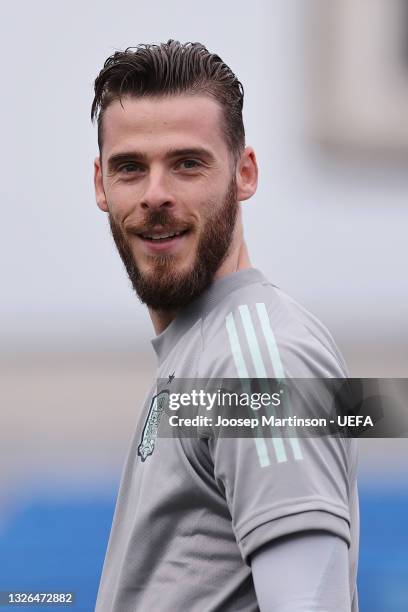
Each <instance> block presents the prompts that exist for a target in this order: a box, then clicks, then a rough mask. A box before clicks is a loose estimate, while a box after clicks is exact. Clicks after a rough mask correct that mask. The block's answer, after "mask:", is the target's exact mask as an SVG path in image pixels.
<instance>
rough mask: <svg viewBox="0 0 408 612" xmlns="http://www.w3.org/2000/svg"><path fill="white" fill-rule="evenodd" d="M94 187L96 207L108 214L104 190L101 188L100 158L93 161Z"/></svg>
mask: <svg viewBox="0 0 408 612" xmlns="http://www.w3.org/2000/svg"><path fill="white" fill-rule="evenodd" d="M94 185H95V197H96V203H97V205H98V206H99V208H100V209H101V210H103V211H104V212H108V210H109V209H108V204H107V202H106V196H105V190H104V188H103V180H102V163H101V159H100V157H96V158H95V161H94Z"/></svg>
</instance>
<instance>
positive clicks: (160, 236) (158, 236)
mask: <svg viewBox="0 0 408 612" xmlns="http://www.w3.org/2000/svg"><path fill="white" fill-rule="evenodd" d="M186 232H187V230H179V231H176V232H174V231H173V232H169V231H167V232H164V231H163V232H146V233H145V232H143V233H141V234H138V235H139V237H140V238H143V240H150V241H152V242H160V241H164V240H173V239H174V238H177V237H178V236H182V235H183V234H185V233H186Z"/></svg>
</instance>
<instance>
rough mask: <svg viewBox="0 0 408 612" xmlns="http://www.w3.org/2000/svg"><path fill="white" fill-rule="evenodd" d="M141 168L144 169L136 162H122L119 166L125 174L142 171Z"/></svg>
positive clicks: (120, 170) (119, 169)
mask: <svg viewBox="0 0 408 612" xmlns="http://www.w3.org/2000/svg"><path fill="white" fill-rule="evenodd" d="M141 170H143V168H142V167H141V166H140V165H139V164H136V163H134V162H127V163H126V164H121V165H120V166H118V172H123V173H124V174H131V173H133V172H140V171H141Z"/></svg>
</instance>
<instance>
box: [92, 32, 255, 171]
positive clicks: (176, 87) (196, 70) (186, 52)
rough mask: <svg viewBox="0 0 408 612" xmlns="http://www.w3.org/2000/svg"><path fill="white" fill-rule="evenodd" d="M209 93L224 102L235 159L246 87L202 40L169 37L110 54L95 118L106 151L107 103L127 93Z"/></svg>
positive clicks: (102, 73) (97, 93)
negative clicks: (164, 40) (154, 43)
mask: <svg viewBox="0 0 408 612" xmlns="http://www.w3.org/2000/svg"><path fill="white" fill-rule="evenodd" d="M181 93H191V94H200V93H201V94H207V95H210V96H213V97H214V99H215V100H217V101H218V102H219V104H220V105H221V108H222V111H223V116H224V122H223V131H224V137H225V139H226V142H227V144H228V147H229V149H230V150H231V153H232V155H233V157H234V159H235V160H236V159H237V158H238V156H239V154H240V153H241V151H242V149H243V148H244V146H245V131H244V124H243V121H242V107H243V102H244V88H243V86H242V84H241V83H240V81H239V80H238V79H237V77H236V76H235V74H234V73H233V72H232V70H231V69H230V68H229V67H228V66H227V65H226V64H225V63H224V62H223V61H222V59H221V58H220V57H219V56H218V55H215V54H214V53H210V52H209V51H208V50H207V49H206V47H205V46H204V45H202V44H201V43H198V42H195V43H191V42H188V43H185V44H182V43H180V42H179V41H177V40H169V41H168V42H167V43H162V44H160V45H138V46H137V47H128V48H127V49H126V50H125V51H116V52H115V53H114V54H113V55H111V56H110V57H108V59H107V60H106V61H105V64H104V66H103V68H102V70H101V71H100V73H99V75H98V76H97V78H96V80H95V97H94V100H93V103H92V110H91V119H92V121H94V120H95V118H97V120H98V145H99V151H100V152H101V151H102V119H103V115H104V112H105V110H106V108H107V107H108V106H109V105H110V104H111V103H112V102H113V101H114V100H121V98H122V96H126V95H129V96H132V97H143V96H164V95H171V94H181Z"/></svg>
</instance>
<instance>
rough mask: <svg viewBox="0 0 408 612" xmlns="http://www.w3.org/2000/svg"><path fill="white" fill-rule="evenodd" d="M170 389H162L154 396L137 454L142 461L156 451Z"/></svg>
mask: <svg viewBox="0 0 408 612" xmlns="http://www.w3.org/2000/svg"><path fill="white" fill-rule="evenodd" d="M168 399H169V391H167V389H166V390H164V391H160V393H158V394H157V395H155V396H154V397H153V398H152V401H151V404H150V408H149V412H148V415H147V419H146V423H145V425H144V427H143V432H142V439H141V441H140V444H139V446H138V448H137V454H138V455H139V457H140V458H141V460H142V461H146V459H147V457H149V455H151V454H152V453H153V451H154V445H155V443H156V438H157V432H158V429H159V425H160V418H161V415H162V414H163V412H164V409H165V407H166V406H167V404H168Z"/></svg>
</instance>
